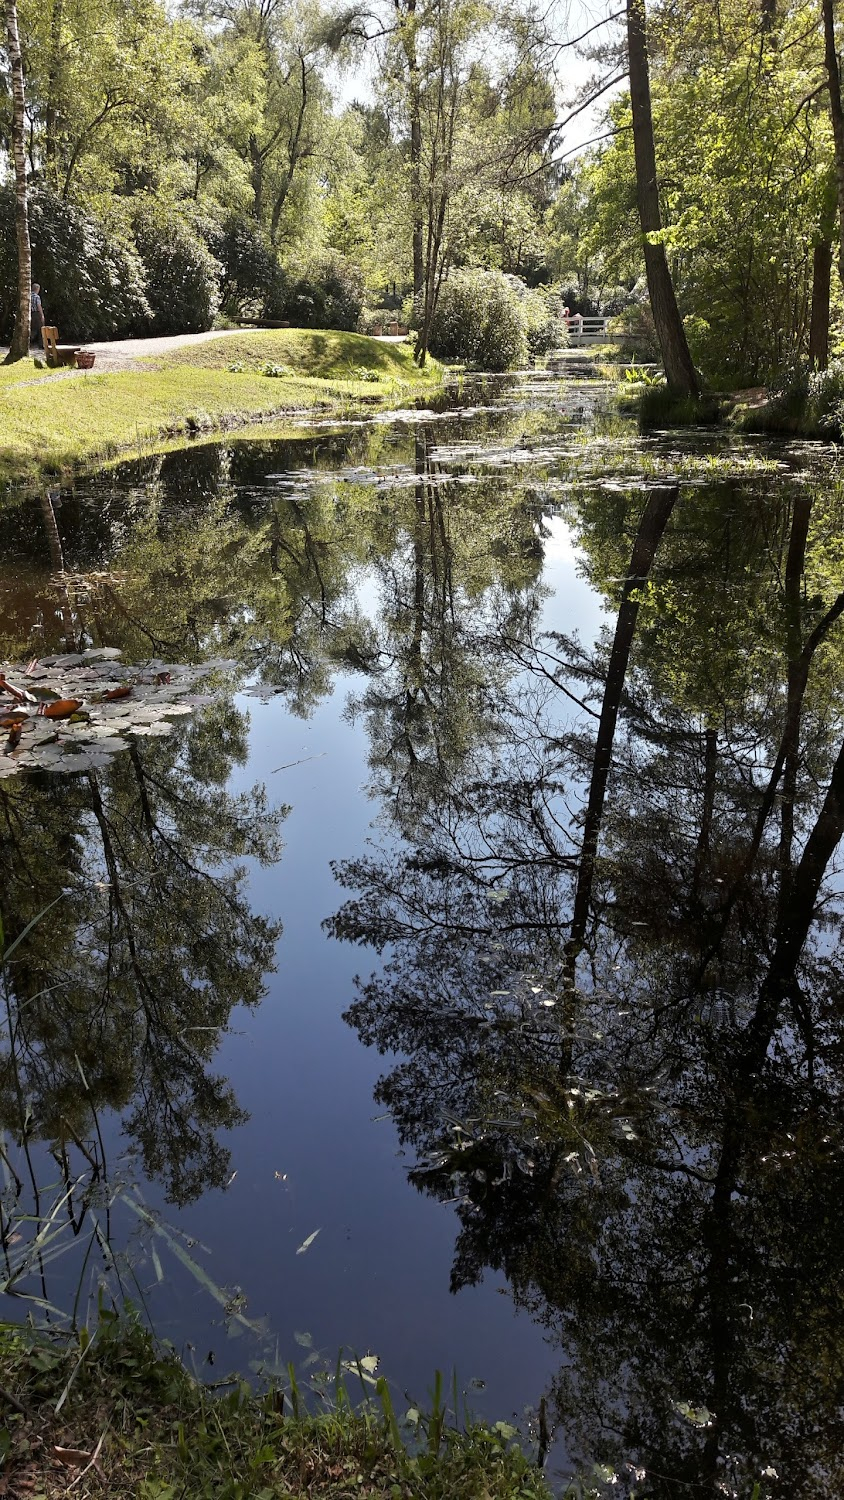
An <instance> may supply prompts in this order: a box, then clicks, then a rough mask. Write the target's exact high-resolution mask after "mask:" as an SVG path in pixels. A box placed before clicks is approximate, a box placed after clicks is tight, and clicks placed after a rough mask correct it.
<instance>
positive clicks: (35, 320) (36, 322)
mask: <svg viewBox="0 0 844 1500" xmlns="http://www.w3.org/2000/svg"><path fill="white" fill-rule="evenodd" d="M30 311H31V318H30V343H33V344H40V342H41V329H42V328H43V327H44V308H43V306H42V304H41V287H40V286H39V284H38V282H37V281H33V283H32V297H31V299H30Z"/></svg>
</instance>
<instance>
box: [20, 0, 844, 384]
mask: <svg viewBox="0 0 844 1500" xmlns="http://www.w3.org/2000/svg"><path fill="white" fill-rule="evenodd" d="M12 9H15V10H16V12H17V21H16V26H17V30H16V31H14V32H12V31H10V30H9V28H8V26H7V38H6V62H7V65H8V71H7V72H6V73H5V74H4V76H5V78H6V79H8V84H7V92H6V94H5V96H4V99H3V107H2V114H0V135H2V137H3V140H4V146H5V148H6V149H5V150H4V151H3V154H2V158H1V159H2V160H3V161H4V162H5V169H4V170H5V172H6V174H7V176H8V187H9V196H8V198H5V199H4V200H3V214H2V226H0V231H1V232H0V264H2V266H3V285H2V288H0V318H2V323H3V325H4V328H5V330H6V331H9V330H10V329H11V326H12V323H13V322H14V321H15V317H16V311H17V309H18V308H19V305H20V295H19V290H20V289H19V288H18V287H17V286H16V284H15V266H16V264H17V261H18V258H19V256H20V255H22V254H23V251H22V250H21V248H20V247H21V244H22V243H23V242H22V241H21V239H20V234H21V232H22V231H21V229H20V222H22V221H20V205H21V201H22V200H21V196H20V195H21V192H22V191H23V182H24V167H25V178H26V189H27V191H28V195H29V212H30V219H31V224H32V268H33V269H32V277H33V279H35V280H37V281H40V283H41V285H42V287H43V288H44V289H45V301H46V303H47V308H48V312H49V313H50V316H51V317H52V318H54V319H55V320H56V321H59V320H60V321H61V323H62V325H63V326H64V327H65V331H66V332H67V333H68V334H78V335H80V336H90V335H91V334H93V333H98V334H101V335H104V336H107V335H110V334H114V333H117V332H121V331H123V330H125V329H131V330H132V331H134V332H137V333H142V332H148V331H155V332H162V331H170V329H171V327H174V326H176V325H177V324H178V325H180V326H182V327H184V328H185V329H190V328H195V327H206V326H210V324H211V321H212V319H213V317H214V315H215V313H216V312H217V310H218V308H219V307H222V309H223V311H224V312H225V313H227V314H228V315H231V316H238V315H246V316H252V317H261V316H264V317H270V318H275V319H277V320H279V319H280V320H287V321H291V322H294V323H295V322H301V321H309V318H308V312H309V311H310V321H311V322H314V321H317V322H318V321H323V322H324V321H330V320H331V319H332V318H336V317H339V316H340V313H338V312H337V307H338V305H339V304H338V303H337V302H336V299H335V300H334V301H332V299H331V297H330V296H326V295H323V294H322V292H321V288H322V287H323V285H324V284H325V282H326V280H331V279H332V278H333V281H334V282H335V283H336V282H337V280H338V278H339V279H340V281H341V282H343V281H348V280H349V278H351V282H350V285H351V284H352V282H353V283H354V285H355V286H356V287H358V286H359V288H360V290H359V292H356V293H355V296H354V297H353V298H352V300H351V302H350V303H348V302H345V303H343V306H347V307H348V308H349V309H351V310H349V311H347V312H346V313H345V314H344V315H345V316H346V318H347V322H346V325H345V326H350V323H354V322H355V320H356V319H357V318H358V317H359V316H360V315H361V311H362V309H363V308H364V307H367V308H369V309H371V310H373V311H375V310H377V309H379V308H384V307H386V308H387V309H391V310H392V311H393V313H394V314H397V315H400V314H401V310H402V309H403V312H404V317H405V319H406V320H407V321H412V322H413V323H414V324H415V326H416V327H417V328H418V330H419V349H420V358H424V353H425V350H426V348H427V347H428V344H429V342H430V340H431V338H432V337H435V333H434V328H433V325H434V320H435V315H436V310H437V304H438V302H439V299H440V294H441V291H442V288H443V285H444V284H445V283H446V282H447V281H448V279H449V276H450V275H452V274H453V273H454V271H455V270H457V269H460V268H474V267H476V268H483V269H486V270H490V271H500V272H504V273H506V274H510V275H516V276H518V277H521V278H522V279H523V280H524V281H526V282H527V283H528V285H536V284H537V283H538V284H544V285H548V286H553V287H556V288H557V290H558V291H559V292H560V293H561V294H562V297H563V300H567V301H568V304H569V306H570V308H571V310H572V311H580V312H586V313H588V312H593V311H602V312H607V313H610V314H617V313H623V312H624V311H625V309H631V310H632V311H631V312H630V314H629V317H628V324H629V326H635V327H636V329H637V331H638V333H639V335H640V336H641V335H642V334H643V333H644V334H647V328H648V324H647V319H646V317H645V316H644V313H637V309H638V310H641V309H643V308H644V306H645V305H646V303H647V301H648V294H649V293H650V300H651V302H652V304H653V305H654V309H655V312H656V314H657V333H658V334H659V343H660V346H661V349H662V353H663V356H664V357H666V359H667V369H668V375H669V383H672V380H674V375H673V374H672V370H673V369H674V363H675V362H674V361H673V359H672V354H671V350H672V349H674V348H676V349H677V351H678V358H679V359H680V365H681V366H682V367H683V370H684V374H683V375H682V376H677V379H679V380H680V382H681V383H682V384H684V385H689V386H690V387H694V385H695V384H696V383H697V381H698V378H699V376H698V375H697V374H695V373H694V372H693V371H692V367H691V366H690V365H689V364H688V363H685V364H684V363H683V362H684V361H685V360H686V358H687V357H686V356H685V355H683V354H682V349H683V347H684V346H685V344H688V346H689V348H690V350H691V355H692V358H693V360H694V364H695V366H697V370H698V371H699V372H700V375H702V377H703V379H704V381H705V382H707V383H709V384H710V385H715V386H716V387H717V386H721V387H723V386H725V385H728V386H739V385H742V384H753V383H759V382H763V381H767V382H775V381H776V380H777V379H778V378H781V377H782V373H783V371H784V370H787V369H789V368H791V367H792V366H793V364H794V362H795V360H800V359H810V360H811V361H813V362H814V363H815V364H820V365H823V364H824V363H825V362H826V358H827V354H828V349H829V308H830V298H831V301H832V311H833V352H835V336H836V334H835V328H836V323H835V319H836V316H837V314H838V311H839V310H840V306H841V286H840V282H839V279H838V277H837V276H832V277H831V275H830V271H831V267H832V265H833V262H834V260H840V256H835V257H834V256H833V242H837V241H838V240H839V239H840V234H839V230H838V223H839V220H840V219H841V215H840V206H841V205H840V200H841V195H842V185H844V115H842V114H841V99H840V95H841V90H840V66H839V52H838V47H839V44H840V42H841V38H842V33H841V18H840V17H839V15H838V7H837V6H836V5H835V3H834V0H719V3H718V4H715V5H713V4H710V3H705V4H704V3H702V0H650V3H649V4H647V5H645V4H644V3H642V0H629V3H628V5H627V10H626V24H625V13H623V12H612V11H611V10H610V8H608V9H607V13H606V15H604V16H603V17H601V16H600V15H597V16H594V17H592V18H591V23H590V24H589V25H588V26H586V27H585V28H582V29H581V31H580V34H579V35H578V27H577V25H576V24H575V22H576V12H573V13H572V15H571V16H569V17H568V19H567V18H566V16H565V15H564V14H563V13H562V12H559V13H558V12H557V11H551V12H548V13H545V12H541V11H540V10H539V9H538V8H534V7H533V5H532V4H531V0H519V3H516V4H507V5H501V4H493V3H489V0H483V3H482V0H402V3H398V4H396V5H394V6H393V5H390V6H387V5H384V6H378V5H376V6H373V7H363V6H357V5H354V4H351V5H347V6H345V7H342V6H341V7H337V6H335V7H334V8H332V7H331V6H330V5H328V4H327V3H324V0H260V3H255V0H189V3H188V0H185V3H184V4H183V5H182V6H180V7H176V8H172V7H168V6H165V5H163V4H161V3H160V0H128V3H125V4H124V3H121V4H116V3H115V0H50V3H47V4H46V5H44V6H38V5H35V4H33V3H32V0H20V3H18V4H17V5H16V6H13V7H12ZM13 35H19V37H20V49H21V57H22V59H23V80H24V82H25V101H24V102H23V103H22V97H21V89H20V88H19V84H20V77H21V75H20V72H18V73H17V74H14V69H13V68H12V67H11V62H12V51H10V50H9V49H10V47H11V46H12V43H11V41H9V38H10V37H12V36H13ZM576 58H579V60H580V61H579V65H578V66H577V67H572V66H571V64H572V62H573V60H574V59H576ZM631 64H632V65H634V67H633V73H631V74H630V76H631V78H633V80H634V83H635V87H633V88H632V89H628V69H629V67H630V65H631ZM13 74H14V76H15V77H16V78H17V79H18V84H16V85H15V87H16V89H18V92H17V93H15V94H14V95H13V90H12V77H13ZM572 79H576V80H581V81H580V82H579V83H574V84H573V83H572V82H571V80H572ZM582 80H585V81H582ZM356 91H357V92H359V93H361V94H362V96H363V98H362V99H356V98H355V92H356ZM584 111H587V113H584ZM16 120H17V122H18V123H17V126H16V127H15V129H16V130H17V135H16V137H15V138H16V139H17V140H18V141H19V144H20V149H19V150H18V148H15V149H14V150H13V149H12V148H13V144H14V143H13V139H12V137H13V134H14V130H13V124H14V122H15V121H16ZM584 120H588V121H591V122H593V127H592V128H593V129H594V137H593V141H592V144H588V143H587V145H586V146H585V147H584V148H577V149H576V148H575V147H572V146H571V144H570V141H571V140H572V139H574V140H575V142H576V141H577V139H578V136H572V135H571V134H570V132H571V131H572V130H577V131H579V132H580V135H581V136H582V134H583V128H582V127H583V121H584ZM836 122H839V123H838V124H837V123H836ZM637 131H638V135H637ZM836 131H838V134H840V135H841V142H840V148H839V147H837V146H836ZM24 146H25V151H24ZM634 148H635V149H634ZM16 150H17V151H18V154H17V155H15V151H16ZM22 153H23V154H22ZM24 157H25V160H24ZM15 164H16V165H15ZM13 167H14V171H13ZM13 177H15V178H16V180H17V182H18V209H19V214H18V219H19V221H20V222H19V226H18V230H17V240H16V238H15V235H16V230H15V214H14V200H13V197H12V196H11V188H12V179H13ZM643 194H644V196H643ZM637 205H638V207H637ZM643 215H644V217H643ZM842 222H844V221H842ZM68 246H70V248H68ZM646 262H648V264H649V265H650V266H651V269H650V270H648V271H647V277H646V274H645V273H646V270H647V266H646ZM658 265H664V266H665V268H666V270H665V273H663V272H659V277H661V278H662V279H661V280H659V286H660V287H662V288H663V289H662V290H659V289H658V288H657V286H656V283H655V282H654V280H653V277H654V275H655V274H656V271H655V269H654V268H655V267H657V266H658ZM666 275H667V277H668V280H665V276H666ZM355 278H357V280H355ZM658 279H659V278H658ZM666 297H667V299H668V301H667V302H666V300H665V299H666ZM675 297H676V304H677V307H678V309H679V312H671V311H670V308H671V307H673V305H674V299H675ZM654 299H656V300H654ZM341 301H342V299H341ZM663 305H665V306H667V307H669V317H670V321H671V322H672V324H673V331H672V333H671V335H670V337H669V335H668V332H667V325H664V326H663V327H662V328H661V329H660V327H659V325H660V322H661V319H662V313H661V309H662V307H663ZM365 316H366V314H365V313H364V317H365ZM18 320H19V318H18ZM631 320H632V322H631ZM375 321H377V319H376V320H375ZM666 341H667V342H666ZM517 344H518V341H517ZM522 347H523V345H519V348H522ZM643 347H644V346H643ZM470 348H471V341H470ZM464 357H465V356H464ZM469 357H471V355H470V356H469ZM513 357H514V358H515V357H516V356H515V354H514V356H513ZM675 383H676V382H675Z"/></svg>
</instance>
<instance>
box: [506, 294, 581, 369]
mask: <svg viewBox="0 0 844 1500" xmlns="http://www.w3.org/2000/svg"><path fill="white" fill-rule="evenodd" d="M510 282H511V285H513V287H514V290H515V291H516V293H517V295H518V297H519V303H520V307H521V312H522V321H523V323H524V329H525V337H526V339H527V346H528V353H529V354H531V355H533V356H534V357H536V358H541V357H542V355H544V354H550V353H551V350H552V349H562V348H565V346H566V345H567V343H568V330H567V329H566V326H565V321H564V319H563V300H562V298H561V296H560V295H559V292H556V291H554V290H552V289H551V288H549V287H536V288H533V287H527V286H525V284H524V282H523V281H520V280H518V278H516V277H510Z"/></svg>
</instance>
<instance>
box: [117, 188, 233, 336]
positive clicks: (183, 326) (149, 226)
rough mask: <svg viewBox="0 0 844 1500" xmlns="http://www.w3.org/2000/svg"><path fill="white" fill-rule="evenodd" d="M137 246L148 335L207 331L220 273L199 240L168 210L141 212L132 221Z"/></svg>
mask: <svg viewBox="0 0 844 1500" xmlns="http://www.w3.org/2000/svg"><path fill="white" fill-rule="evenodd" d="M135 242H136V244H137V246H138V252H139V254H140V256H141V260H142V261H143V265H144V273H145V277H146V294H147V301H148V303H149V307H150V317H149V322H148V326H147V330H146V331H147V332H148V333H151V334H166V333H203V332H204V331H205V330H206V329H207V328H211V327H212V325H213V322H214V314H215V313H216V311H217V305H218V298H219V290H218V288H219V283H220V275H221V268H220V263H219V261H217V260H215V258H214V256H213V255H212V254H211V252H210V250H209V249H208V247H207V246H206V245H205V244H204V242H203V241H202V240H201V239H200V238H199V236H198V235H197V234H195V233H193V232H192V231H191V229H190V228H189V226H188V225H186V224H185V222H184V220H182V219H179V218H177V217H176V215H175V214H174V213H171V212H169V211H168V210H167V209H161V208H158V207H147V206H145V207H143V208H142V209H140V210H139V211H138V212H137V213H136V215H135Z"/></svg>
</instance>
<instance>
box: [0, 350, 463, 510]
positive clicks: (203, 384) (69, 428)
mask: <svg viewBox="0 0 844 1500" xmlns="http://www.w3.org/2000/svg"><path fill="white" fill-rule="evenodd" d="M232 364H242V365H243V366H244V369H243V372H242V373H233V372H232V371H230V370H229V366H230V365H232ZM267 364H279V365H284V366H286V367H287V368H289V369H290V371H291V374H290V375H289V376H287V375H284V376H281V377H274V378H269V377H267V376H266V375H263V374H261V373H260V372H261V369H262V367H263V366H266V365H267ZM141 365H142V367H141V368H139V369H136V370H128V371H125V372H120V373H114V374H111V373H104V374H98V373H97V372H96V371H94V372H93V373H91V374H80V375H75V376H72V377H71V378H56V377H55V376H51V375H50V374H49V373H47V374H45V375H43V376H42V377H41V378H37V377H38V372H37V371H35V370H34V369H33V367H32V365H31V364H29V363H28V362H27V364H26V365H22V366H11V367H7V368H6V370H4V371H3V375H4V377H6V378H5V379H3V380H2V381H0V482H3V481H5V482H7V483H14V482H15V481H18V482H24V481H26V480H30V479H36V478H37V477H38V476H39V475H40V474H49V473H57V472H60V471H61V470H62V469H66V468H82V467H89V468H90V467H92V466H93V465H94V464H97V463H101V462H103V461H104V460H106V459H108V458H112V457H114V456H115V455H124V456H125V455H131V454H133V453H148V452H150V451H153V450H156V449H157V448H158V447H159V446H160V445H161V444H162V442H165V443H166V442H167V441H168V440H171V441H172V439H173V438H174V437H176V436H179V435H183V434H193V433H196V432H209V431H220V430H225V429H227V428H232V427H239V426H242V425H244V424H245V423H247V422H250V421H255V420H259V421H265V420H267V419H271V418H275V419H278V418H280V417H283V416H284V415H285V414H291V413H293V412H301V411H308V410H315V409H319V410H325V411H337V412H338V413H339V412H340V411H343V410H345V409H348V408H349V407H350V406H352V407H358V406H361V405H363V404H370V405H371V404H384V403H385V402H388V401H395V400H397V399H402V400H407V399H408V397H409V396H411V395H412V394H413V393H414V392H422V391H430V390H432V389H435V388H436V387H437V385H438V384H439V380H440V371H439V369H438V367H436V366H435V365H434V364H433V363H432V364H431V366H430V367H429V368H428V369H426V370H424V371H419V370H417V369H416V367H415V366H414V364H413V358H412V354H411V351H410V348H409V347H408V346H407V345H401V344H399V345H397V344H381V343H378V342H377V341H375V340H372V339H367V338H364V337H362V336H361V335H359V334H350V333H336V332H324V333H323V332H319V331H310V330H308V331H304V330H301V329H289V330H288V329H285V330H281V331H278V332H257V333H244V334H236V335H232V336H230V337H224V338H220V339H213V340H209V341H208V342H207V343H205V344H198V345H193V346H189V347H188V348H185V349H180V350H177V351H176V352H175V353H174V354H172V355H169V356H167V357H166V358H161V357H159V358H157V359H155V360H144V361H142V362H141ZM21 369H22V370H25V371H26V373H27V375H28V376H29V377H30V379H32V381H33V383H29V380H27V381H26V382H24V381H23V380H22V379H15V378H13V377H14V374H15V372H17V371H18V370H21ZM370 372H373V373H374V374H375V375H376V377H377V378H376V380H373V379H372V374H371V373H370Z"/></svg>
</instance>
